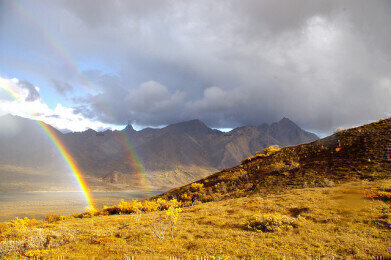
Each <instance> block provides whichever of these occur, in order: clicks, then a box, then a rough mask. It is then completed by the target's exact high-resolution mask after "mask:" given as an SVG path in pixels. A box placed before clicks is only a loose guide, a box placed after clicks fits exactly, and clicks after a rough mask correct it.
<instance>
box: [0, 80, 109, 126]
mask: <svg viewBox="0 0 391 260" xmlns="http://www.w3.org/2000/svg"><path fill="white" fill-rule="evenodd" d="M26 84H30V85H31V83H29V82H26V81H20V80H18V79H16V78H13V79H7V78H3V77H0V86H1V87H0V93H1V94H0V114H13V115H17V116H21V117H25V118H30V119H34V120H40V121H43V122H45V123H47V124H50V125H52V126H54V127H56V128H57V129H60V130H70V131H77V132H79V131H84V130H87V129H88V128H91V129H94V130H103V129H107V128H111V126H110V125H107V124H104V123H101V122H99V121H95V120H92V119H89V118H86V117H84V116H83V115H81V114H79V113H75V111H74V109H73V108H71V107H66V106H63V105H61V104H57V105H56V107H55V108H54V109H51V108H50V107H49V106H48V105H47V104H45V103H44V102H43V100H42V99H41V98H35V99H34V100H33V101H29V100H30V99H29V96H31V94H30V91H31V89H29V88H25V85H26ZM34 89H35V90H36V91H37V93H39V88H38V87H34ZM5 91H7V92H8V96H6V95H4V93H5ZM11 95H12V96H13V97H12V98H10V97H11Z"/></svg>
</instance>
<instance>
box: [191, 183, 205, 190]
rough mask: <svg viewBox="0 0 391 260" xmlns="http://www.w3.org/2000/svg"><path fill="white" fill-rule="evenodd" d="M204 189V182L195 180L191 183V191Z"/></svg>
mask: <svg viewBox="0 0 391 260" xmlns="http://www.w3.org/2000/svg"><path fill="white" fill-rule="evenodd" d="M203 189H204V184H202V183H197V182H195V183H192V184H191V185H190V191H192V192H200V191H202V190H203Z"/></svg>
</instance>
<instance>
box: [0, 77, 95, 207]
mask: <svg viewBox="0 0 391 260" xmlns="http://www.w3.org/2000/svg"><path fill="white" fill-rule="evenodd" d="M0 88H2V89H3V90H4V91H5V92H6V93H7V94H8V95H9V96H10V97H12V98H13V99H14V100H16V101H17V102H19V103H23V102H24V101H23V100H22V99H20V98H19V97H18V96H17V94H16V93H15V91H14V90H13V89H12V88H11V87H10V86H9V85H8V84H6V83H4V82H2V84H0ZM29 114H30V115H31V116H32V117H33V118H37V115H36V114H35V113H29ZM35 122H37V123H38V125H39V126H40V127H41V128H42V130H43V131H44V132H45V134H46V135H47V136H48V137H49V139H50V140H51V141H52V143H53V144H54V146H55V147H56V148H57V150H58V151H59V152H60V154H61V156H62V158H63V160H64V161H65V163H66V164H67V166H68V168H69V169H70V171H71V172H72V174H73V177H74V178H75V180H76V181H77V183H78V185H79V187H80V190H81V191H82V193H83V196H84V198H85V199H86V202H87V203H88V205H89V207H91V208H93V209H95V203H94V201H93V199H92V195H91V192H90V190H89V188H88V185H87V183H86V182H85V180H84V178H83V173H82V171H81V170H80V168H79V167H78V165H77V163H76V162H75V160H74V159H73V158H72V156H71V154H70V153H69V151H68V150H67V148H66V147H65V145H64V144H63V143H62V141H61V140H60V138H59V137H58V135H57V134H56V133H55V132H54V129H53V128H51V127H50V126H48V125H47V124H45V123H44V122H42V121H39V120H35Z"/></svg>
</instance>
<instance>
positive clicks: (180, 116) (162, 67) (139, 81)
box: [0, 0, 391, 132]
mask: <svg viewBox="0 0 391 260" xmlns="http://www.w3.org/2000/svg"><path fill="white" fill-rule="evenodd" d="M26 5H27V4H26ZM29 8H31V9H34V8H35V9H39V8H41V9H42V10H43V11H40V12H41V14H43V13H44V14H45V15H41V16H42V17H37V19H38V20H40V21H42V22H43V23H44V22H45V26H46V27H47V28H46V30H47V31H48V32H50V33H52V34H53V35H54V36H55V38H57V39H58V41H59V42H60V43H61V45H62V46H66V48H64V49H65V51H66V52H67V54H68V57H71V58H72V59H71V61H69V59H65V60H64V59H60V61H58V59H57V62H56V58H58V55H57V56H53V57H52V55H53V54H52V52H51V50H50V49H49V50H48V46H47V44H46V45H45V43H43V44H42V43H41V42H40V40H41V38H42V37H41V38H39V39H36V38H34V37H33V36H32V35H31V34H29V33H28V32H25V31H23V29H21V27H16V24H17V23H16V22H15V21H14V20H13V19H12V17H7V24H8V25H9V27H14V28H11V29H13V30H14V32H16V33H18V37H24V39H25V41H26V42H29V43H31V46H30V47H29V48H30V49H32V50H33V51H34V52H36V53H40V54H41V55H46V54H47V55H46V56H47V57H48V58H47V60H45V62H46V64H42V66H41V65H38V66H37V64H24V65H23V68H24V69H26V70H29V71H33V72H34V73H39V74H42V75H44V76H47V77H48V78H55V79H57V80H58V81H59V82H67V83H66V84H69V86H74V91H73V92H72V93H70V92H68V95H71V94H74V95H75V97H74V99H73V100H74V103H75V107H76V108H77V109H76V111H79V112H83V114H84V115H85V116H88V117H90V118H96V119H99V120H101V121H104V122H108V123H124V122H127V121H128V120H130V121H132V122H134V123H137V124H141V125H152V126H157V125H164V124H169V123H173V122H177V121H181V120H187V119H193V118H199V119H201V120H203V121H205V122H206V123H207V124H208V125H209V126H211V127H236V126H240V125H248V124H251V125H256V124H260V123H263V122H271V121H276V120H279V119H280V118H282V117H283V116H286V117H289V118H291V119H292V120H294V121H296V122H297V123H299V124H300V125H301V126H303V127H305V128H308V129H312V130H316V131H318V132H331V131H332V130H333V129H335V128H336V127H338V126H344V127H349V126H352V125H357V124H361V123H365V122H367V121H370V120H377V119H378V118H380V117H385V116H390V113H391V103H390V102H389V101H388V100H391V92H390V89H391V74H390V71H391V50H390V48H389V46H391V29H390V27H389V26H387V25H388V24H390V23H391V3H390V1H380V0H379V1H365V0H343V1H340V0H338V1H337V0H330V1H309V0H298V1H295V3H294V4H293V3H292V1H290V0H279V1H255V0H254V1H251V0H244V1H192V2H189V1H154V0H149V1H119V0H116V1H104V0H102V1H99V2H98V3H97V2H96V1H48V2H47V1H43V2H42V4H40V5H38V6H37V7H32V6H30V7H29ZM35 9H34V10H35ZM41 9H39V10H41ZM4 15H7V14H4ZM8 18H9V19H8ZM47 21H53V22H51V23H47ZM11 29H10V28H8V27H7V28H5V27H3V28H2V27H1V26H0V33H2V34H3V35H7V34H10V31H11ZM12 39H13V38H12V37H10V39H7V41H9V42H10V43H14V45H15V44H16V46H19V47H23V46H20V43H19V42H20V39H18V40H19V41H15V42H13V40H12ZM43 39H44V38H43ZM42 46H43V47H42ZM0 47H1V43H0ZM49 47H50V46H49ZM0 49H1V48H0ZM2 55H8V53H7V54H6V53H1V52H0V56H2ZM46 56H45V57H46ZM75 57H77V58H75ZM60 58H61V55H60ZM19 59H20V57H19ZM7 60H9V59H7ZM17 60H18V57H15V64H16V63H17V62H16V61H17ZM72 62H74V64H72ZM0 63H1V59H0ZM48 64H49V65H48ZM79 64H80V65H82V66H79ZM0 65H1V64H0ZM11 65H12V64H11ZM15 67H16V65H15ZM81 67H82V68H83V69H84V70H81V69H80V68H81ZM39 68H42V71H39ZM85 68H87V69H85ZM55 87H56V86H55ZM57 87H58V86H57ZM60 89H61V88H60ZM79 89H83V91H84V92H86V93H87V94H84V96H83V97H82V98H80V96H79V95H77V91H78V90H79ZM66 91H67V90H65V92H66ZM60 92H61V91H60Z"/></svg>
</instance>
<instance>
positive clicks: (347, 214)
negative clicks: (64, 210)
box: [0, 180, 391, 259]
mask: <svg viewBox="0 0 391 260" xmlns="http://www.w3.org/2000/svg"><path fill="white" fill-rule="evenodd" d="M390 185H391V181H390V180H381V181H367V180H364V181H356V182H349V183H346V184H342V185H338V186H334V187H324V188H305V189H292V190H289V191H284V192H281V193H278V194H270V195H268V196H260V195H259V194H254V195H252V196H249V197H243V198H236V199H228V200H223V201H219V202H209V203H203V204H197V205H195V206H193V207H188V208H183V210H182V212H180V213H179V214H178V216H177V222H176V224H175V228H176V229H175V230H174V233H173V238H172V237H171V233H170V226H169V225H167V224H166V220H165V216H167V212H164V211H160V212H159V211H158V212H149V213H142V214H140V215H139V214H132V215H122V216H121V215H114V216H97V217H92V218H83V219H74V218H71V219H67V220H60V221H55V222H51V223H49V222H46V221H43V222H40V223H37V224H36V225H35V226H32V227H28V228H20V227H19V228H13V229H9V228H6V227H4V225H3V226H1V225H0V256H6V255H8V257H11V256H16V255H20V256H23V255H25V256H44V257H45V258H51V257H57V256H66V257H69V258H93V257H98V258H100V259H102V258H105V259H124V258H125V257H126V256H129V257H131V256H139V257H147V256H149V257H154V258H163V257H166V258H168V256H177V257H182V258H193V259H194V257H195V256H203V257H208V259H217V258H218V257H225V256H230V257H235V258H236V257H246V258H249V257H251V258H252V259H265V258H277V257H280V258H282V257H284V256H285V257H293V258H296V259H303V258H304V257H315V258H319V257H328V259H329V258H331V257H338V258H355V259H357V258H358V259H374V257H375V256H383V257H385V258H386V257H391V254H390V251H389V249H388V248H389V230H388V224H389V222H390V216H389V213H388V204H387V202H386V201H383V200H381V199H382V198H381V197H376V196H371V195H370V194H372V193H371V192H369V191H370V190H383V191H384V190H385V188H387V187H390ZM383 193H384V194H388V199H389V198H390V193H387V192H383ZM373 194H374V193H373ZM384 199H386V197H384ZM49 219H53V218H49ZM54 220H55V219H54ZM52 221H53V220H52ZM163 230H165V231H166V232H165V233H163V232H162V231H163ZM212 256H213V257H215V258H212ZM223 259H225V258H223Z"/></svg>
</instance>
